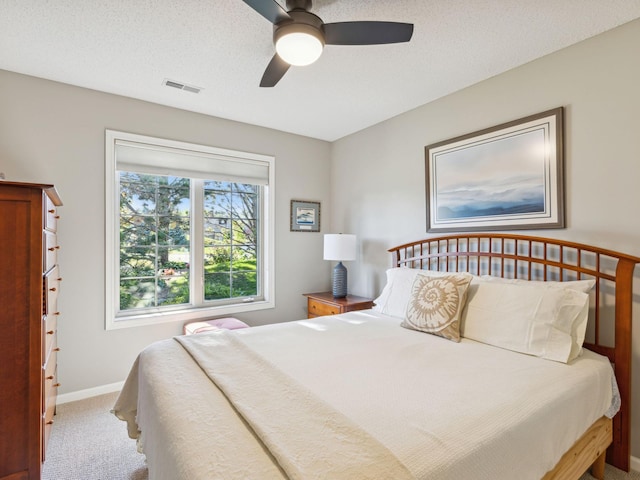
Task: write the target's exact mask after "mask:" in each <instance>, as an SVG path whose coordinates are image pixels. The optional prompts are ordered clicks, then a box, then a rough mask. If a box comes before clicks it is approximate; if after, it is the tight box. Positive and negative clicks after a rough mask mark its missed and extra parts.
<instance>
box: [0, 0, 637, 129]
mask: <svg viewBox="0 0 640 480" xmlns="http://www.w3.org/2000/svg"><path fill="white" fill-rule="evenodd" d="M265 1H271V0H265ZM284 3H285V2H284V0H280V4H281V5H283V6H284ZM313 3H314V5H313V9H312V11H313V13H315V14H317V15H318V16H320V17H321V18H322V19H323V20H324V21H325V22H327V23H329V22H336V21H353V20H385V21H398V22H410V23H414V24H415V29H414V35H413V38H412V40H411V42H410V43H404V44H397V45H383V46H364V47H354V46H327V47H326V48H325V50H324V53H323V55H322V57H321V58H320V60H318V61H317V62H316V63H315V64H313V65H311V66H308V67H292V68H291V69H290V70H289V72H288V73H287V74H286V75H285V76H284V78H283V79H282V80H281V81H280V83H279V84H278V85H276V86H275V87H274V88H270V89H265V88H259V87H258V84H259V81H260V78H261V77H262V73H263V72H264V69H265V68H266V66H267V64H268V63H269V60H270V59H271V57H272V55H273V53H274V49H273V45H272V26H271V24H270V23H269V22H268V21H266V20H265V19H264V18H263V17H261V16H260V15H259V14H258V13H256V12H255V11H254V10H253V9H251V8H250V7H249V6H247V5H246V4H245V3H244V2H243V1H241V0H208V1H205V0H178V1H175V0H173V1H169V0H101V1H98V0H0V69H4V70H9V71H14V72H18V73H24V74H27V75H33V76H36V77H42V78H46V79H51V80H56V81H60V82H64V83H69V84H72V85H77V86H81V87H86V88H91V89H95V90H100V91H104V92H110V93H115V94H118V95H124V96H127V97H133V98H139V99H142V100H146V101H149V102H154V103H159V104H163V105H169V106H173V107H177V108H182V109H185V110H191V111H195V112H200V113H204V114H209V115H213V116H216V117H222V118H227V119H231V120H237V121H241V122H246V123H251V124H255V125H261V126H266V127H271V128H275V129H278V130H283V131H287V132H292V133H297V134H301V135H306V136H309V137H314V138H319V139H323V140H330V141H332V140H336V139H338V138H340V137H343V136H345V135H348V134H350V133H353V132H356V131H358V130H361V129H363V128H366V127H368V126H370V125H373V124H375V123H378V122H380V121H383V120H385V119H387V118H390V117H393V116H395V115H398V114H400V113H402V112H405V111H408V110H411V109H413V108H415V107H417V106H419V105H422V104H425V103H427V102H430V101H432V100H434V99H437V98H439V97H442V96H444V95H447V94H449V93H452V92H454V91H456V90H459V89H461V88H464V87H467V86H469V85H472V84H474V83H476V82H479V81H481V80H484V79H486V78H489V77H491V76H494V75H497V74H499V73H501V72H504V71H506V70H509V69H511V68H514V67H516V66H518V65H522V64H524V63H526V62H529V61H531V60H534V59H536V58H539V57H541V56H543V55H546V54H549V53H551V52H554V51H556V50H559V49H561V48H564V47H566V46H569V45H571V44H573V43H576V42H579V41H581V40H584V39H586V38H588V37H591V36H593V35H597V34H599V33H601V32H604V31H606V30H609V29H611V28H614V27H616V26H618V25H621V24H623V23H626V22H628V21H631V20H633V19H635V18H638V17H640V0H607V1H603V0H535V1H531V0H393V1H390V0H387V1H384V0H357V1H356V0H317V1H315V2H313ZM164 79H170V80H174V81H178V82H181V83H184V84H187V85H192V86H196V87H200V88H202V91H201V92H200V93H199V94H194V93H190V92H186V91H182V90H177V89H174V88H170V87H166V86H164V85H163V80H164Z"/></svg>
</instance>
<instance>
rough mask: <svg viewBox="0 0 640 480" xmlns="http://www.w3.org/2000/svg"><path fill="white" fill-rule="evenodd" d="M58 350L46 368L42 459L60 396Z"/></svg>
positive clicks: (50, 358)
mask: <svg viewBox="0 0 640 480" xmlns="http://www.w3.org/2000/svg"><path fill="white" fill-rule="evenodd" d="M56 361H57V352H56V351H55V350H54V351H53V352H51V355H50V357H49V361H48V362H47V364H46V368H45V370H44V372H45V373H44V389H43V400H44V404H43V406H42V432H43V436H42V445H43V448H42V461H43V462H44V460H45V452H46V451H47V444H48V443H49V437H50V436H51V428H52V427H53V422H54V420H53V416H54V415H55V413H56V399H57V397H58V386H59V384H58V368H57V366H56Z"/></svg>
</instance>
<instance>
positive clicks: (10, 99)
mask: <svg viewBox="0 0 640 480" xmlns="http://www.w3.org/2000/svg"><path fill="white" fill-rule="evenodd" d="M180 93H182V92H179V93H178V94H180ZM0 105H1V107H0V171H1V172H4V173H5V175H6V177H7V179H8V180H15V181H31V182H42V183H53V184H55V185H56V187H57V188H58V191H59V193H60V196H61V197H62V200H63V202H64V206H63V207H62V208H61V210H60V212H61V217H62V218H61V220H60V230H59V232H60V233H59V238H60V243H61V246H62V248H61V250H60V265H61V272H62V276H63V279H64V281H63V284H62V288H61V294H60V310H61V312H62V315H61V319H60V320H59V322H58V339H59V346H60V348H61V351H60V353H59V355H58V372H59V379H60V382H61V384H62V386H61V388H60V393H62V394H65V393H68V392H76V391H78V390H84V389H90V388H94V387H97V386H101V385H107V384H111V383H116V382H120V381H122V380H124V378H125V377H126V375H127V373H128V371H129V368H130V366H131V364H132V362H133V360H134V359H135V357H136V355H137V354H138V352H139V351H140V350H141V349H143V348H144V347H146V346H147V345H148V344H150V343H152V342H153V341H156V340H159V339H164V338H169V337H171V336H173V335H177V334H179V333H181V327H182V324H180V325H178V324H175V323H174V324H162V325H157V326H150V327H137V328H128V329H119V330H111V331H105V329H104V311H105V295H104V261H105V260H104V244H105V241H104V230H105V228H104V225H105V220H104V202H105V201H104V185H105V179H104V144H105V139H104V135H105V129H106V128H109V129H114V130H120V131H125V132H133V133H139V134H144V135H151V136H156V137H162V138H169V139H174V140H180V141H186V142H193V143H200V144H204V145H211V146H216V147H222V148H228V149H233V150H241V151H246V152H255V153H262V154H268V155H273V156H275V157H276V183H275V185H276V231H275V242H276V308H275V309H271V310H265V311H260V312H252V313H246V314H239V315H238V318H241V319H242V320H245V321H246V322H247V323H250V324H251V325H259V324H265V323H273V322H281V321H290V320H297V319H300V318H304V317H305V316H306V299H305V298H304V297H303V296H302V293H304V292H310V291H319V290H320V291H321V290H326V289H328V288H329V286H330V265H329V264H328V263H329V262H325V261H324V260H323V259H322V233H324V232H328V230H327V228H326V227H327V226H328V224H329V222H330V219H331V218H330V215H329V211H330V209H329V200H330V198H329V195H330V191H329V176H330V173H329V172H330V157H329V155H330V145H329V144H328V143H327V142H323V141H319V140H313V139H310V138H305V137H301V136H296V135H290V134H286V133H282V132H277V131H275V130H269V129H265V128H261V127H255V126H250V125H246V124H241V123H237V122H231V121H226V120H222V119H217V118H212V117H208V116H205V115H200V114H195V113H190V112H185V111H181V110H177V109H172V108H167V107H162V106H159V105H155V104H151V103H146V102H141V101H137V100H132V99H129V98H125V97H119V96H115V95H109V94H105V93H99V92H96V91H92V90H87V89H82V88H78V87H73V86H70V85H64V84H60V83H56V82H50V81H46V80H41V79H37V78H33V77H28V76H23V75H18V74H14V73H9V72H6V71H1V70H0ZM291 199H302V200H313V201H320V202H322V207H324V208H323V209H322V224H321V226H322V232H321V233H299V232H290V231H289V202H290V200H291ZM309 272H317V273H318V275H310V274H309Z"/></svg>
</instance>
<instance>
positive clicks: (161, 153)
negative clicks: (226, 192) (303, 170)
mask: <svg viewBox="0 0 640 480" xmlns="http://www.w3.org/2000/svg"><path fill="white" fill-rule="evenodd" d="M115 158H116V169H117V170H119V171H130V172H138V173H148V174H154V175H167V176H181V177H187V178H200V179H210V178H216V179H217V180H222V181H227V182H236V183H249V184H252V185H268V184H269V163H268V162H265V161H261V160H252V159H247V158H238V157H230V156H225V155H220V154H215V153H205V152H195V151H192V150H187V149H181V148H174V147H165V146H159V145H149V144H145V143H139V142H131V141H127V140H121V139H117V140H116V141H115Z"/></svg>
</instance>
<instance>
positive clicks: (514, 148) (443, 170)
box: [433, 129, 546, 220]
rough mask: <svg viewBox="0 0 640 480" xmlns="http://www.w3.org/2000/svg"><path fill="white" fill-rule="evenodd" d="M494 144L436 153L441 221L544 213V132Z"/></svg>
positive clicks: (479, 144)
mask: <svg viewBox="0 0 640 480" xmlns="http://www.w3.org/2000/svg"><path fill="white" fill-rule="evenodd" d="M489 140H490V141H486V140H483V141H482V142H476V143H474V144H471V145H470V144H468V143H467V144H465V145H461V146H458V147H456V148H454V149H450V150H448V151H445V152H442V153H438V154H436V155H437V156H436V159H435V164H434V171H433V173H434V174H435V187H436V191H437V216H438V218H439V219H441V220H445V219H462V218H470V217H480V216H486V215H491V216H495V215H512V214H523V213H536V212H544V210H545V164H546V155H545V152H544V148H543V147H541V146H542V145H544V144H545V138H544V131H543V130H541V129H537V130H533V131H527V132H523V133H521V134H518V135H513V136H509V137H507V138H497V139H496V138H492V139H489Z"/></svg>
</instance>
